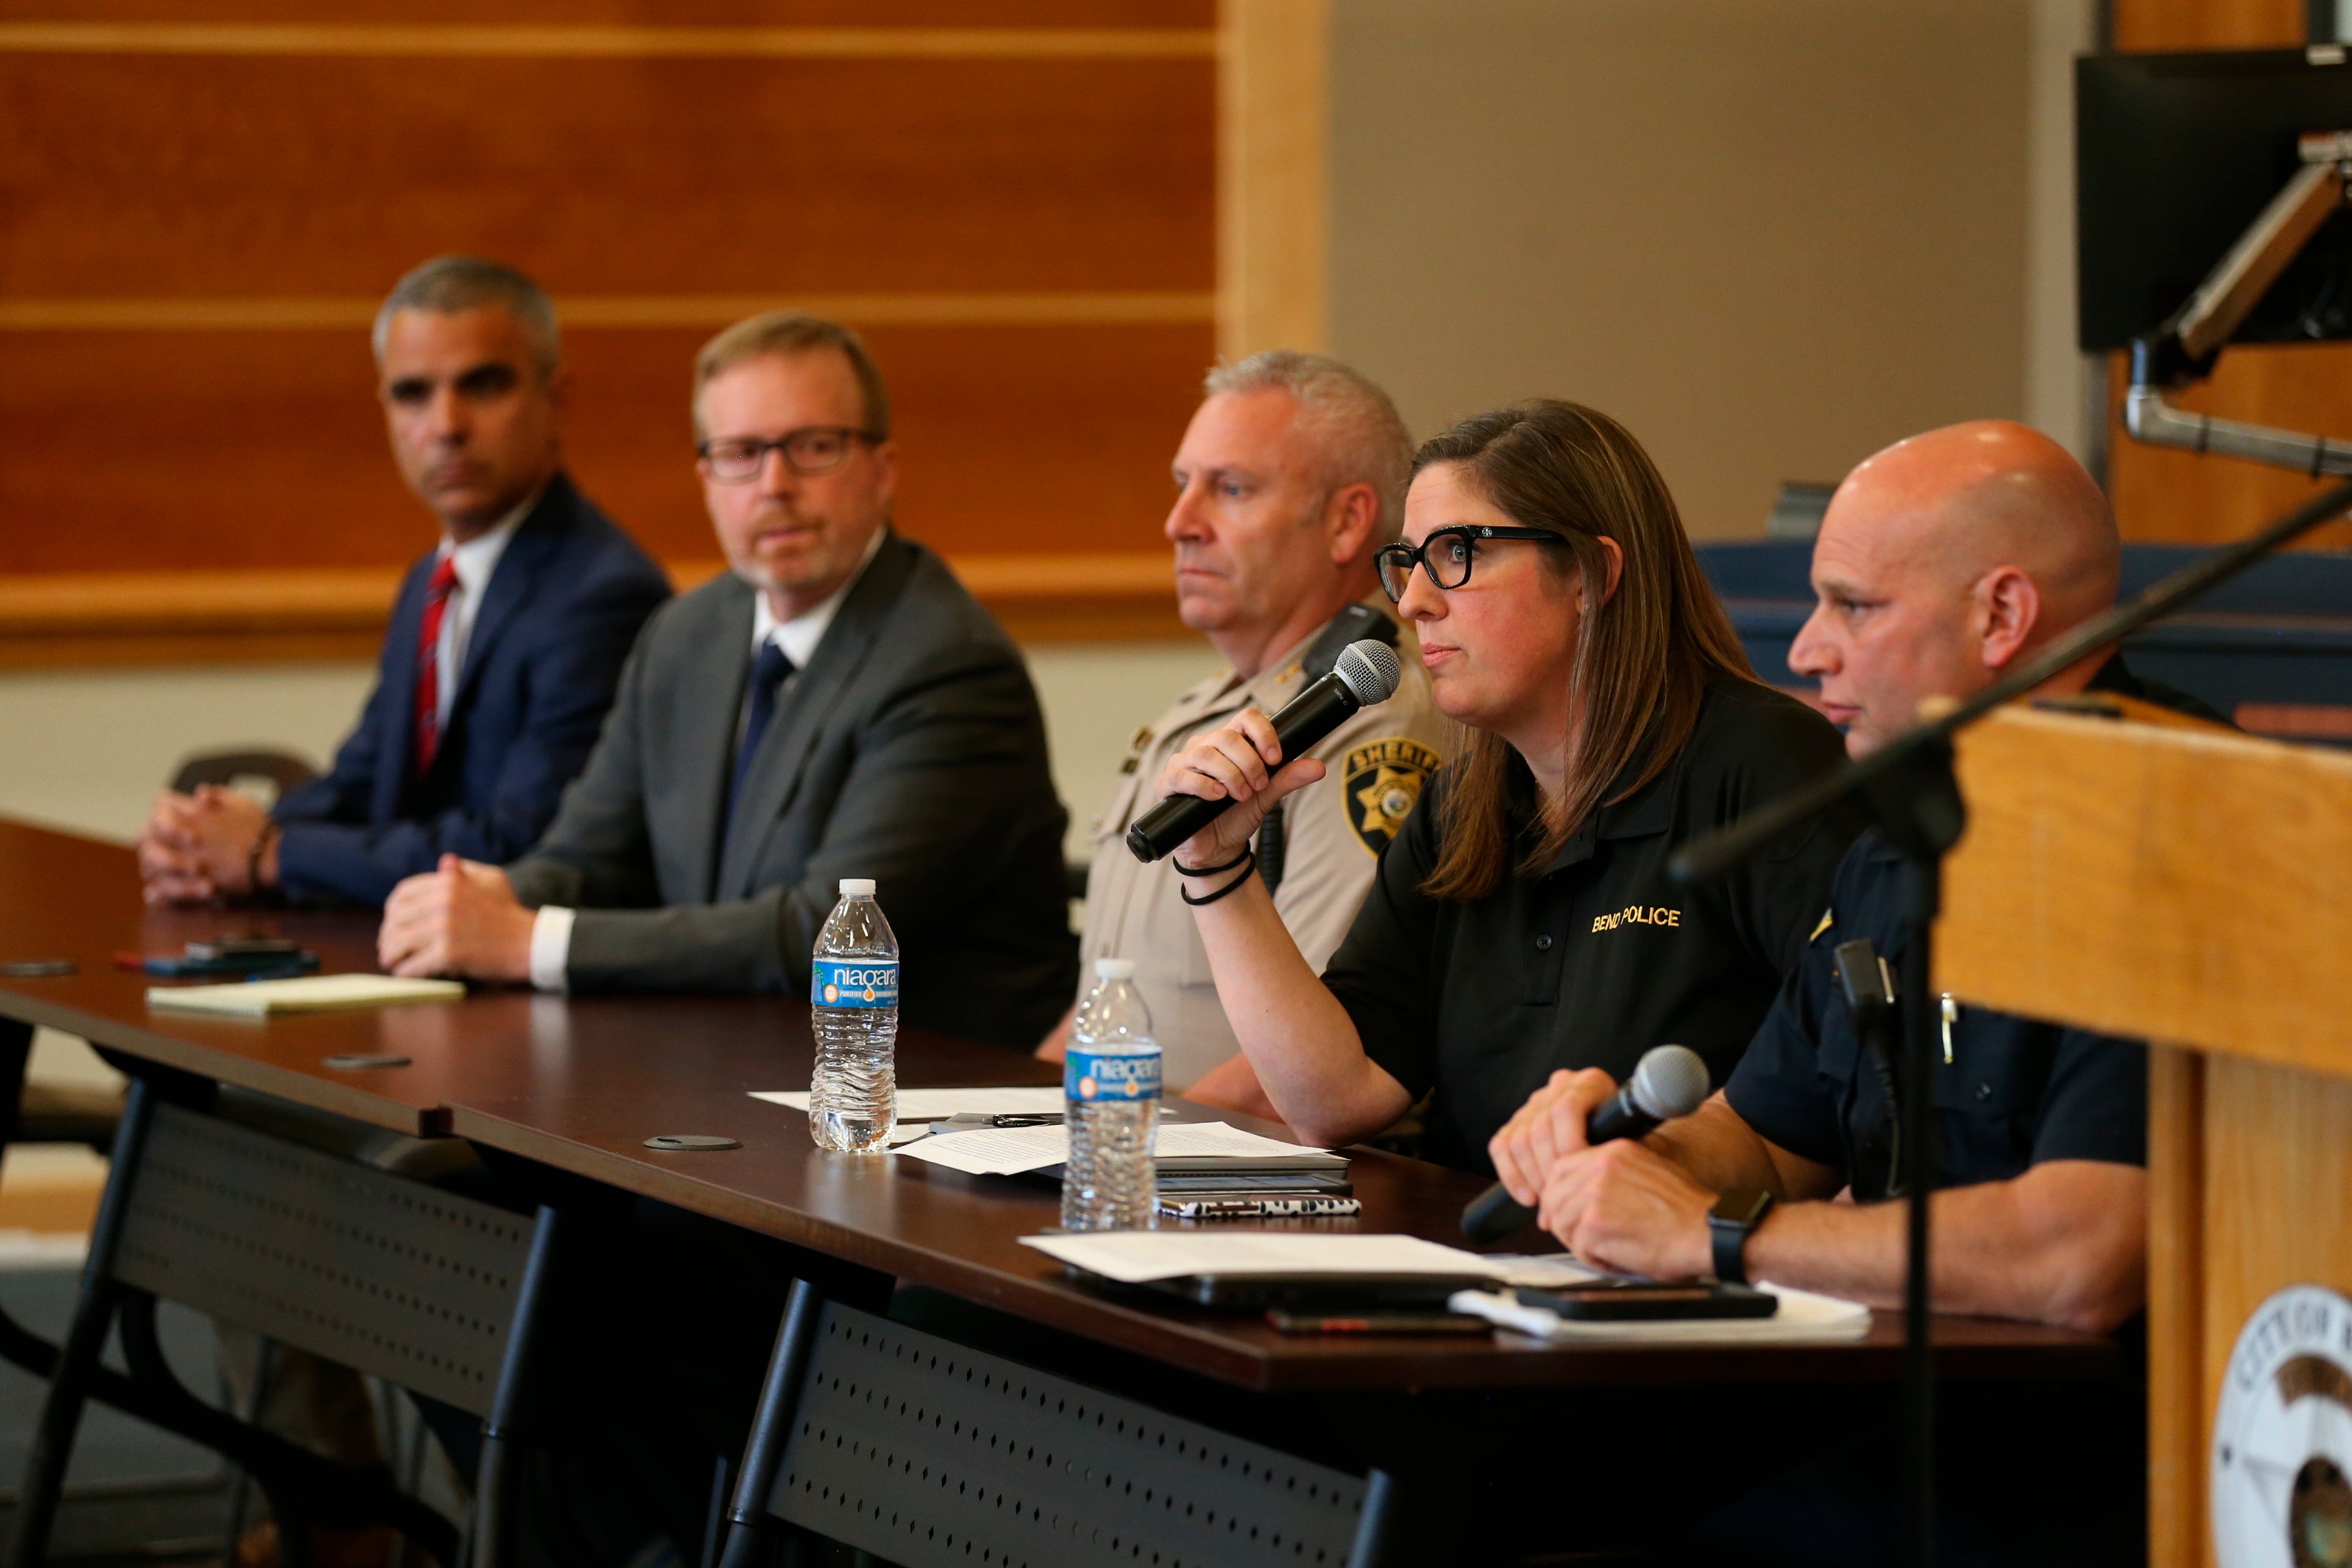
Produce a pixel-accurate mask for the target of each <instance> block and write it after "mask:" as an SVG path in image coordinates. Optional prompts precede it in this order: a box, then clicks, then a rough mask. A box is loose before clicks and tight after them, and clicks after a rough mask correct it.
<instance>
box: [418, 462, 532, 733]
mask: <svg viewBox="0 0 2352 1568" xmlns="http://www.w3.org/2000/svg"><path fill="white" fill-rule="evenodd" d="M538 504H539V497H538V496H537V495H533V496H532V497H531V498H530V500H527V501H525V502H523V503H522V504H521V505H520V506H519V507H517V508H515V509H514V510H512V511H510V512H509V513H507V514H506V516H504V517H502V518H500V519H499V521H498V522H497V524H496V525H495V526H493V527H491V528H490V529H488V530H487V531H483V532H481V533H478V534H476V535H474V537H473V538H471V539H469V540H467V541H466V542H465V543H463V544H457V543H455V542H452V541H451V540H450V538H449V536H448V535H447V534H446V533H445V534H443V535H442V536H441V547H440V548H439V549H438V550H436V551H435V552H433V561H434V564H435V565H436V566H437V565H439V564H440V563H442V562H444V561H451V562H454V563H456V565H457V587H456V588H455V589H454V590H452V591H451V593H450V595H449V600H448V603H447V605H446V606H445V607H444V608H443V609H442V612H441V636H440V638H439V640H438V641H436V643H435V644H434V647H433V661H434V668H435V670H436V689H435V696H436V699H437V702H436V710H435V712H434V714H433V724H434V728H435V729H436V731H439V732H441V733H443V734H446V733H447V732H448V730H449V706H450V704H451V703H453V702H455V701H457V679H458V677H459V676H461V675H463V674H464V673H465V669H466V645H467V643H468V642H469V641H471V640H472V638H473V635H474V616H476V615H477V614H478V612H479V611H480V609H481V607H482V594H483V592H484V590H486V589H488V587H489V585H490V574H491V573H493V572H496V571H497V570H498V569H499V556H501V555H504V554H505V553H506V552H507V545H508V543H509V542H510V541H511V540H512V539H513V538H514V532H515V530H516V529H518V528H520V527H521V526H522V520H523V519H524V518H526V517H529V516H530V509H531V508H533V507H535V506H537V505H538Z"/></svg>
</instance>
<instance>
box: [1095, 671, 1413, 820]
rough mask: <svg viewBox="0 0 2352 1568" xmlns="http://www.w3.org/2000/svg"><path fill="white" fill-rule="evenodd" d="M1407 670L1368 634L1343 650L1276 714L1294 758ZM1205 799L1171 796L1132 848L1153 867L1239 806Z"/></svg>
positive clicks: (1385, 694)
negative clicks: (1328, 669) (1323, 673)
mask: <svg viewBox="0 0 2352 1568" xmlns="http://www.w3.org/2000/svg"><path fill="white" fill-rule="evenodd" d="M1403 674H1404V671H1403V669H1402V667H1401V666H1399V665H1398V663H1397V656H1396V649H1394V648H1392V647H1389V646H1388V645H1387V644H1386V643H1383V642H1380V641H1376V640H1375V639H1373V638H1371V637H1366V638H1365V639H1364V640H1363V641H1361V642H1351V643H1349V645H1348V646H1347V647H1344V648H1341V649H1340V650H1339V662H1338V663H1336V664H1334V665H1333V666H1332V667H1331V673H1330V674H1328V675H1327V676H1325V677H1324V678H1323V679H1320V680H1318V681H1316V682H1315V683H1314V684H1312V685H1311V686H1309V687H1307V689H1306V690H1304V691H1302V692H1300V693H1299V694H1298V695H1297V696H1296V697H1294V698H1292V699H1291V700H1289V701H1288V702H1286V703H1285V704H1284V705H1283V709H1282V711H1281V712H1279V713H1276V715H1275V716H1274V737H1275V739H1276V741H1278V742H1281V745H1282V760H1283V761H1284V762H1288V761H1289V760H1290V759H1291V758H1293V757H1295V756H1297V755H1298V754H1299V753H1300V752H1304V751H1306V750H1307V748H1308V747H1310V746H1312V745H1314V744H1315V742H1318V741H1319V740H1321V739H1322V738H1323V737H1324V736H1326V735H1328V734H1329V733H1330V732H1331V731H1334V730H1336V729H1338V728H1339V726H1340V724H1341V723H1343V722H1345V721H1346V720H1347V719H1348V717H1349V715H1350V714H1352V713H1354V712H1355V711H1356V710H1357V709H1359V708H1365V707H1369V706H1370V705H1371V704H1372V703H1375V702H1386V701H1387V700H1389V699H1390V698H1391V697H1392V696H1394V695H1395V694H1396V689H1397V682H1398V681H1399V680H1400V679H1402V678H1403ZM1233 804H1234V803H1233V801H1232V799H1231V798H1230V797H1228V798H1226V799H1224V800H1203V799H1202V798H1201V797H1200V796H1199V795H1170V796H1169V797H1168V798H1167V799H1166V800H1163V801H1161V802H1160V804H1159V805H1155V806H1153V807H1152V808H1151V809H1150V811H1147V812H1145V813H1144V814H1143V815H1142V816H1139V817H1137V818H1136V819H1135V826H1132V827H1130V828H1129V829H1128V830H1127V847H1128V848H1129V849H1130V850H1133V851H1134V853H1135V858H1137V859H1139V860H1140V861H1142V862H1143V863H1144V864H1146V865H1147V866H1148V865H1150V863H1151V862H1152V861H1154V860H1157V859H1159V858H1160V857H1161V856H1163V855H1166V854H1167V853H1168V852H1169V851H1170V850H1171V849H1173V848H1175V847H1176V846H1178V845H1179V844H1181V843H1183V842H1184V840H1186V839H1187V838H1190V837H1192V835H1194V834H1195V833H1198V832H1200V831H1201V829H1202V828H1203V827H1206V826H1209V824H1210V823H1212V822H1213V821H1215V820H1216V818H1217V817H1218V816H1220V815H1222V814H1223V812H1224V811H1225V809H1226V808H1227V807H1229V806H1231V805H1233Z"/></svg>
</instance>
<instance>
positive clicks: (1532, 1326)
mask: <svg viewBox="0 0 2352 1568" xmlns="http://www.w3.org/2000/svg"><path fill="white" fill-rule="evenodd" d="M1757 1289H1759V1290H1762V1291H1764V1292H1765V1293H1766V1294H1768V1295H1772V1296H1778V1297H1779V1298H1780V1310H1779V1311H1777V1312H1775V1313H1773V1314H1772V1315H1771V1316H1770V1317H1769V1318H1664V1319H1659V1320H1655V1321H1650V1322H1622V1321H1620V1322H1608V1321H1590V1320H1585V1319H1579V1318H1563V1317H1561V1316H1560V1315H1559V1313H1557V1312H1551V1311H1547V1310H1544V1309H1543V1308H1541V1307H1526V1306H1521V1305H1520V1304H1519V1303H1518V1302H1517V1301H1516V1300H1513V1299H1512V1298H1511V1297H1509V1296H1507V1295H1502V1294H1499V1293H1494V1294H1490V1293H1488V1292H1486V1291H1484V1290H1462V1291H1457V1292H1456V1293H1455V1294H1454V1297H1453V1298H1452V1299H1451V1300H1448V1301H1447V1302H1446V1305H1447V1306H1448V1307H1451V1308H1452V1309H1453V1310H1455V1311H1457V1312H1465V1313H1468V1314H1470V1315H1471V1316H1473V1317H1479V1318H1484V1319H1486V1321H1488V1322H1490V1323H1493V1324H1494V1325H1496V1327H1497V1328H1504V1329H1509V1330H1511V1331H1513V1332H1514V1333H1521V1334H1527V1335H1528V1336H1530V1337H1532V1338H1535V1339H1539V1340H1551V1341H1554V1342H1570V1341H1584V1340H1633V1341H1635V1342H1643V1341H1664V1342H1669V1343H1675V1344H1705V1343H1707V1342H1714V1341H1721V1342H1735V1341H1736V1342H1739V1343H1742V1344H1748V1343H1753V1342H1756V1341H1758V1340H1858V1339H1860V1338H1861V1337H1862V1336H1863V1335H1864V1334H1866V1333H1868V1332H1869V1331H1870V1309H1869V1308H1867V1307H1861V1306H1856V1305H1855V1304H1854V1303H1853V1302H1852V1301H1841V1300H1838V1299H1837V1298H1836V1297H1834V1296H1817V1295H1815V1294H1813V1292H1811V1290H1791V1289H1787V1288H1786V1287H1784V1286H1780V1285H1759V1286H1758V1287H1757Z"/></svg>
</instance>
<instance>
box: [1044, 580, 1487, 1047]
mask: <svg viewBox="0 0 2352 1568" xmlns="http://www.w3.org/2000/svg"><path fill="white" fill-rule="evenodd" d="M1380 607H1381V609H1382V610H1386V609H1387V607H1388V606H1387V605H1386V604H1385V603H1382V604H1381V606H1380ZM1321 635H1322V634H1321V630H1320V628H1318V631H1317V633H1316V636H1317V637H1319V636H1321ZM1314 644H1315V637H1308V638H1307V639H1306V641H1304V642H1302V643H1300V644H1299V645H1298V646H1297V647H1294V648H1291V649H1289V650H1288V651H1287V652H1286V653H1284V654H1283V655H1282V657H1281V658H1276V659H1275V660H1273V661H1272V662H1270V663H1269V664H1268V665H1267V666H1266V668H1265V669H1264V670H1262V671H1260V672H1259V674H1258V676H1257V678H1256V679H1254V680H1247V681H1244V680H1243V679H1240V678H1239V677H1238V676H1236V675H1234V673H1233V672H1232V671H1231V670H1227V671H1226V672H1224V673H1223V674H1222V675H1215V676H1212V677H1210V678H1209V679H1206V680H1204V681H1202V682H1201V683H1200V684H1199V685H1198V686H1195V687H1193V688H1192V689H1191V690H1190V691H1187V692H1186V693H1184V695H1183V696H1182V697H1181V698H1179V699H1177V700H1176V705H1175V706H1174V707H1173V708H1171V709H1170V710H1168V711H1167V712H1165V713H1163V714H1161V715H1160V717H1159V718H1157V719H1155V720H1153V721H1151V722H1150V724H1147V725H1146V726H1144V727H1143V728H1142V729H1140V730H1138V731H1136V732H1135V741H1134V743H1133V744H1132V745H1131V746H1130V747H1129V750H1128V755H1127V760H1126V761H1125V762H1124V763H1121V764H1120V765H1119V780H1118V788H1116V789H1115V790H1113V791H1112V792H1111V797H1110V803H1109V804H1108V805H1106V806H1105V807H1104V808H1103V812H1102V815H1101V816H1098V817H1097V818H1096V819H1095V823H1094V866H1093V869H1092V870H1091V872H1090V873H1089V874H1088V876H1087V928H1086V937H1085V941H1084V945H1083V946H1082V947H1081V949H1080V955H1081V957H1082V958H1083V959H1084V960H1085V961H1086V962H1085V963H1083V964H1082V966H1081V973H1082V978H1081V981H1080V992H1081V994H1083V993H1084V992H1085V990H1086V989H1087V988H1088V987H1090V986H1091V985H1092V984H1093V983H1094V963H1093V961H1094V960H1095V959H1097V958H1130V959H1133V960H1134V961H1135V966H1136V968H1135V983H1136V984H1137V985H1138V986H1139V988H1140V989H1141V990H1142V992H1143V1000H1144V1005H1147V1006H1148V1007H1150V1009H1151V1024H1152V1028H1153V1031H1154V1032H1155V1033H1156V1034H1157V1035H1158V1036H1159V1038H1160V1052H1161V1060H1162V1066H1163V1071H1164V1072H1165V1074H1166V1077H1167V1082H1168V1086H1169V1088H1170V1089H1181V1088H1184V1087H1187V1086H1189V1085H1190V1084H1192V1082H1193V1081H1194V1080H1196V1079H1199V1078H1200V1077H1201V1076H1202V1074H1203V1073H1205V1072H1207V1071H1208V1070H1209V1069H1210V1068H1213V1067H1215V1066H1216V1065H1217V1064H1218V1063H1219V1062H1222V1061H1223V1060H1224V1059H1225V1058H1228V1057H1230V1056H1232V1055H1233V1054H1234V1052H1235V1051H1237V1050H1239V1049H1240V1048H1241V1047H1239V1045H1238V1044H1237V1043H1236V1042H1235V1041H1234V1032H1233V1029H1232V1027H1231V1026H1229V1025H1228V1024H1227V1023H1226V1022H1225V1011H1224V1008H1223V1005H1220V1004H1219V1002H1218V1000H1217V988H1216V984H1215V982H1214V981H1213V980H1212V979H1211V978H1210V974H1209V955H1208V952H1207V950H1206V949H1204V948H1203V947H1202V945H1201V937H1200V933H1199V932H1198V931H1195V930H1194V929H1193V927H1192V911H1191V910H1188V909H1186V908H1185V907H1184V904H1183V902H1182V900H1181V899H1180V898H1179V897H1178V889H1181V887H1183V886H1184V885H1185V882H1184V879H1183V878H1181V877H1179V876H1178V875H1177V874H1176V872H1175V870H1174V869H1173V861H1172V858H1162V859H1160V860H1159V861H1157V862H1155V863H1153V864H1152V865H1149V866H1146V865H1143V864H1141V863H1140V862H1139V861H1138V860H1137V859H1136V858H1135V857H1134V855H1133V854H1132V853H1130V852H1129V849H1128V847H1127V844H1126V838H1127V830H1128V827H1129V826H1130V825H1131V824H1132V823H1133V822H1134V820H1135V819H1136V817H1138V816H1141V815H1142V814H1143V813H1144V812H1146V811H1149V810H1150V809H1151V807H1152V806H1153V805H1157V804H1158V803H1159V800H1160V790H1159V781H1160V774H1161V773H1163V772H1165V771H1166V770H1167V766H1168V762H1169V759H1170V758H1171V757H1172V756H1174V755H1175V754H1176V752H1180V751H1181V750H1183V748H1184V747H1186V746H1187V745H1189V744H1191V743H1192V740H1193V739H1194V737H1195V736H1197V735H1199V734H1201V733H1202V732H1204V731H1210V730H1214V729H1217V728H1219V727H1221V726H1223V724H1224V723H1225V722H1226V721H1228V720H1229V719H1231V718H1232V717H1233V715H1234V714H1235V713H1237V712H1239V711H1240V710H1242V709H1244V708H1251V707H1255V708H1257V709H1260V710H1263V711H1265V712H1266V713H1269V714H1271V713H1275V712H1276V711H1279V710H1280V709H1281V708H1282V706H1283V704H1285V703H1286V702H1288V701H1289V700H1291V699H1292V698H1294V697H1296V696H1297V695H1298V693H1299V692H1300V691H1301V690H1302V689H1305V687H1306V685H1307V679H1306V673H1305V671H1304V670H1303V669H1302V668H1300V663H1299V661H1300V660H1301V659H1302V658H1304V657H1305V656H1306V654H1307V650H1308V649H1309V648H1310V647H1313V646H1314ZM1398 653H1399V655H1400V662H1402V665H1403V667H1404V679H1402V681H1401V682H1400V683H1399V685H1398V687H1397V690H1396V695H1395V696H1393V697H1391V698H1390V699H1389V700H1387V701H1386V702H1381V703H1376V704H1374V705H1372V706H1370V707H1367V708H1361V709H1359V710H1357V711H1356V712H1355V713H1354V714H1352V715H1351V716H1350V717H1349V719H1348V721H1347V722H1346V723H1344V724H1342V725H1340V726H1339V729H1338V730H1336V731H1333V732H1332V733H1331V734H1329V735H1328V736H1326V737H1325V738H1324V740H1323V742H1322V743H1321V744H1319V745H1318V746H1316V747H1315V748H1314V749H1313V750H1312V751H1311V752H1308V755H1310V756H1314V757H1318V758H1320V759H1321V760H1322V761H1323V763H1325V764H1326V765H1327V767H1328V770H1329V771H1328V772H1327V773H1325V774H1324V776H1323V778H1322V779H1321V780H1320V781H1318V783H1315V784H1308V785H1307V787H1306V788H1305V789H1302V790H1299V791H1297V793H1295V794H1293V795H1289V796H1288V797H1286V799H1285V800H1284V801H1283V803H1282V810H1283V816H1284V819H1285V821H1284V855H1283V871H1282V882H1281V886H1280V887H1278V888H1277V889H1276V890H1275V896H1274V907H1275V909H1276V911H1277V912H1278V913H1280V915H1281V916H1282V920H1283V923H1284V924H1285V925H1286V926H1288V927H1289V928H1290V934H1291V936H1292V938H1293V939H1294V940H1295V941H1296V942H1297V943H1298V950H1299V952H1302V953H1304V954H1305V955H1306V958H1307V963H1309V964H1311V965H1313V966H1314V968H1315V969H1316V971H1317V972H1318V973H1320V972H1321V970H1322V968H1323V965H1324V963H1325V962H1326V961H1328V959H1329V958H1330V956H1331V953H1332V952H1333V950H1334V949H1336V948H1337V947H1338V946H1339V939H1340V938H1341V937H1343V936H1345V935H1346V934H1347V933H1348V927H1349V923H1350V922H1351V921H1354V920H1355V918H1356V910H1357V909H1358V907H1359V906H1360V905H1361V904H1362V903H1363V901H1364V894H1365V892H1366V891H1367V890H1368V889H1370V887H1371V885H1372V868H1373V866H1374V865H1375V863H1376V862H1377V860H1378V858H1379V855H1380V852H1381V847H1383V846H1385V845H1386V844H1387V843H1388V841H1389V840H1390V839H1391V838H1392V837H1395V835H1396V830H1397V829H1398V827H1400V826H1402V824H1403V822H1404V818H1405V815H1406V814H1407V813H1408V812H1410V811H1411V810H1412V807H1413V803H1414V802H1415V801H1416V800H1418V799H1419V798H1420V795H1421V791H1422V787H1423V784H1426V783H1427V782H1428V780H1429V777H1430V775H1431V774H1432V773H1433V772H1435V771H1436V768H1437V766H1438V764H1439V763H1440V762H1441V761H1442V760H1443V758H1444V754H1445V752H1446V749H1447V748H1448V747H1450V746H1451V745H1452V743H1453V742H1452V738H1451V737H1452V731H1453V725H1452V723H1451V721H1448V720H1446V719H1445V718H1444V716H1443V715H1441V714H1440V713H1439V712H1438V711H1437V709H1436V707H1435V706H1434V705H1433V702H1432V700H1431V698H1430V691H1429V675H1428V672H1427V671H1425V670H1423V668H1422V667H1421V659H1420V658H1419V657H1418V656H1417V655H1416V654H1415V652H1414V650H1413V641H1412V631H1411V629H1410V628H1407V629H1406V630H1405V631H1404V632H1403V633H1402V636H1401V637H1399V647H1398ZM1223 880H1224V879H1223V878H1217V879H1213V882H1223Z"/></svg>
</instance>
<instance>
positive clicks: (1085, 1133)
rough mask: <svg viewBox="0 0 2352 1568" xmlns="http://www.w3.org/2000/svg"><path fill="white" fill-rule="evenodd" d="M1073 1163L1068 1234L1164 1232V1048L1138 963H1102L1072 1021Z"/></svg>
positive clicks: (1067, 1182)
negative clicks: (1159, 1162)
mask: <svg viewBox="0 0 2352 1568" xmlns="http://www.w3.org/2000/svg"><path fill="white" fill-rule="evenodd" d="M1062 1094H1063V1100H1064V1109H1065V1110H1066V1112H1067V1115H1066V1118H1065V1120H1066V1122H1067V1123H1068V1127H1069V1133H1070V1160H1069V1163H1068V1164H1067V1165H1066V1166H1065V1167H1064V1168H1063V1173H1062V1228H1063V1229H1064V1230H1150V1229H1152V1228H1154V1227H1155V1226H1157V1225H1158V1224H1159V1218H1160V1211H1159V1196H1160V1182H1159V1173H1158V1171H1157V1170H1156V1169H1155V1167H1154V1166H1153V1165H1152V1163H1151V1134H1152V1130H1153V1129H1154V1128H1155V1127H1156V1126H1157V1125H1158V1124H1159V1121H1160V1043H1159V1042H1158V1041H1157V1040H1154V1039H1153V1038H1152V1037H1151V1014H1150V1011H1149V1010H1148V1009H1146V1008H1145V1006H1144V1005H1143V997H1142V996H1141V994H1139V993H1138V992H1137V991H1136V989H1135V963H1134V962H1133V961H1132V960H1130V959H1125V958H1102V959H1097V960H1096V961H1095V988H1094V989H1093V990H1092V991H1090V992H1088V993H1087V999H1086V1000H1085V1001H1083V1002H1081V1003H1079V1004H1078V1011H1077V1016H1076V1017H1075V1018H1073V1019H1072V1020H1071V1021H1070V1050H1069V1055H1068V1056H1066V1058H1063V1062H1062Z"/></svg>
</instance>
